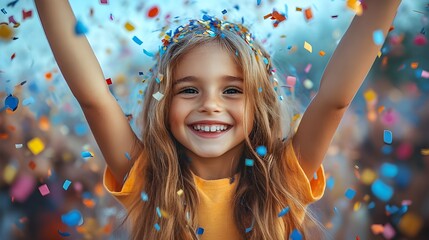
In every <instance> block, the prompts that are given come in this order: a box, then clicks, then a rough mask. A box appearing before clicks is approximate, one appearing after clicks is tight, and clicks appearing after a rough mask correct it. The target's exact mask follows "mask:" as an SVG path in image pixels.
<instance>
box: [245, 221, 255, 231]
mask: <svg viewBox="0 0 429 240" xmlns="http://www.w3.org/2000/svg"><path fill="white" fill-rule="evenodd" d="M254 224H255V218H253V219H252V225H250V227H248V228H246V233H248V232H250V231H252V229H253V225H254Z"/></svg>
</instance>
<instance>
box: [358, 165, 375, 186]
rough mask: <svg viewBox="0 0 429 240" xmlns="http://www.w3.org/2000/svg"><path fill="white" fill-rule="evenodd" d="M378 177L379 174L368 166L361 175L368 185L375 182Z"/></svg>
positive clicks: (363, 181) (361, 178)
mask: <svg viewBox="0 0 429 240" xmlns="http://www.w3.org/2000/svg"><path fill="white" fill-rule="evenodd" d="M376 178H377V174H376V173H375V172H374V171H373V170H371V169H368V168H367V169H365V170H363V171H362V174H361V176H360V180H361V181H362V183H364V184H366V185H370V184H371V183H372V182H374V180H375V179H376Z"/></svg>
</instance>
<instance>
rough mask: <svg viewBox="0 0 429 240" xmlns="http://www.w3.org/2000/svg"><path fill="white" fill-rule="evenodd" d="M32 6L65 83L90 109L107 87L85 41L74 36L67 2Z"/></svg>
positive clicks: (40, 1)
mask: <svg viewBox="0 0 429 240" xmlns="http://www.w3.org/2000/svg"><path fill="white" fill-rule="evenodd" d="M35 4H36V8H37V11H38V13H39V17H40V20H41V22H42V26H43V29H44V31H45V34H46V37H47V39H48V42H49V44H50V46H51V49H52V52H53V54H54V57H55V60H56V61H57V63H58V66H59V68H60V70H61V72H62V74H63V76H64V78H65V79H66V81H67V84H68V85H69V87H70V89H71V91H72V92H73V94H74V96H75V97H76V99H77V100H78V101H79V103H80V104H81V106H83V107H85V106H88V107H91V106H93V105H94V104H96V103H97V100H99V99H102V97H105V94H106V93H108V87H107V84H106V83H105V81H104V76H103V73H102V71H101V68H100V65H99V63H98V61H97V58H96V57H95V55H94V53H93V51H92V49H91V47H90V45H89V43H88V40H87V39H86V37H85V36H84V35H80V36H78V35H76V34H75V31H74V28H75V25H76V19H75V17H74V14H73V12H72V9H71V7H70V4H69V2H68V0H35ZM94 89H97V91H94ZM103 90H105V91H103ZM109 94H110V93H109Z"/></svg>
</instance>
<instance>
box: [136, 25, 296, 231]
mask: <svg viewBox="0 0 429 240" xmlns="http://www.w3.org/2000/svg"><path fill="white" fill-rule="evenodd" d="M206 20H207V19H206ZM210 21H212V22H215V23H217V24H215V27H217V31H213V24H210V25H207V24H203V23H204V22H203V21H200V20H198V21H193V22H191V24H190V26H191V27H192V28H191V29H190V31H189V33H188V34H182V35H181V37H178V38H176V39H175V40H174V41H173V40H171V42H170V43H169V44H164V45H165V46H164V49H165V52H162V53H161V54H159V56H158V62H157V65H156V67H155V68H154V69H153V77H152V79H151V81H150V82H149V85H148V87H147V89H146V92H145V103H144V108H143V112H142V116H141V120H142V126H143V128H142V142H143V147H142V149H143V150H142V152H141V154H140V155H139V156H140V157H139V159H138V161H140V163H141V164H137V167H138V169H137V171H138V172H139V173H141V178H137V179H136V186H135V189H137V190H141V191H145V192H146V194H147V195H148V197H149V200H148V201H142V199H141V191H135V192H134V193H132V196H131V198H132V206H131V208H130V210H129V215H128V219H129V220H131V224H132V231H131V233H130V237H131V239H163V240H165V239H198V236H197V234H196V230H197V227H198V222H197V214H198V213H197V206H198V203H199V198H198V194H197V190H196V186H195V184H194V180H193V176H192V173H191V171H190V169H189V165H188V164H189V162H188V160H187V159H186V156H185V155H184V154H183V147H182V146H181V145H180V144H179V143H178V142H177V141H176V140H175V139H174V137H173V136H172V134H171V132H170V131H169V127H168V126H169V124H168V116H169V106H170V103H171V99H172V84H173V74H172V73H173V72H174V69H175V67H176V66H177V64H178V62H179V61H180V60H181V58H182V57H183V56H184V55H185V54H186V53H188V52H189V51H190V50H192V49H193V48H195V47H197V46H202V45H204V44H207V43H212V42H215V43H217V44H218V45H219V47H221V48H222V49H224V50H226V51H227V52H228V53H229V54H230V56H231V57H232V58H233V59H234V60H235V62H236V64H237V65H238V66H239V67H240V68H241V70H242V72H243V77H244V96H245V111H251V112H253V113H254V122H253V129H252V131H251V132H250V133H248V136H246V139H245V144H244V145H245V147H244V153H243V158H242V160H240V161H241V162H240V163H239V169H238V171H239V174H240V178H239V181H238V183H237V184H238V185H237V188H236V193H235V195H234V199H233V211H234V213H233V214H234V219H235V223H236V226H237V227H238V230H239V232H240V233H241V236H242V238H243V239H255V240H256V239H258V240H260V239H284V238H288V234H289V233H291V231H292V230H293V229H298V230H300V232H301V233H302V232H303V229H302V227H301V225H300V220H299V216H298V215H297V214H295V211H294V210H295V209H300V211H304V207H303V206H302V204H301V203H300V202H299V201H298V200H297V199H296V198H295V197H294V196H296V194H299V189H294V187H293V184H294V181H293V179H292V178H291V179H288V178H287V177H285V174H287V171H288V168H287V166H286V161H285V160H284V151H285V143H284V141H283V140H284V136H282V132H285V131H287V130H288V129H289V128H290V126H283V127H285V129H282V124H281V123H282V122H281V118H282V116H281V108H280V104H279V102H280V100H279V95H278V93H277V92H276V91H275V89H274V87H273V86H274V84H273V77H272V66H271V62H270V58H269V55H268V54H267V53H266V51H265V50H264V49H263V48H262V47H261V46H260V45H259V44H258V43H257V42H255V41H253V39H251V38H250V37H249V36H250V35H248V34H247V33H246V34H247V35H241V36H240V33H238V32H241V33H243V31H247V29H246V28H244V27H243V26H241V25H240V26H238V25H234V24H230V23H228V26H230V27H228V28H227V27H224V25H222V24H224V22H222V21H220V20H216V19H213V18H212V19H211V20H210ZM216 25H217V26H216ZM231 26H232V27H231ZM188 27H189V26H188ZM188 30H189V29H188ZM175 34H176V33H175ZM177 34H179V33H177ZM243 36H244V37H243ZM246 36H248V37H247V38H246ZM167 45H168V46H167ZM160 76H161V79H160ZM156 78H158V81H156V80H155V79H156ZM157 92H160V93H162V94H164V97H163V98H162V99H158V100H157V99H155V98H154V97H153V96H152V95H153V94H155V93H157ZM244 116H246V114H244ZM243 122H244V123H246V122H247V121H245V120H244V121H243ZM244 129H247V127H246V126H244ZM261 145H263V146H265V147H266V148H267V152H268V153H269V154H267V155H266V156H265V157H259V156H258V154H257V153H256V152H255V150H254V149H255V148H256V147H257V146H261ZM244 156H245V157H246V158H251V159H253V160H254V166H253V167H252V168H251V169H249V167H247V168H246V166H245V164H244V161H243V160H244ZM143 163H144V164H143ZM179 189H182V190H183V191H184V192H183V194H181V195H179V194H177V191H178V190H179ZM286 206H289V207H290V208H291V211H290V212H289V213H288V214H286V215H285V216H283V217H281V218H279V217H278V216H277V215H278V214H279V212H280V211H281V209H283V208H284V207H286ZM155 224H156V227H155ZM158 227H159V228H158ZM157 228H158V229H157ZM246 229H248V230H247V231H246ZM249 229H250V231H249Z"/></svg>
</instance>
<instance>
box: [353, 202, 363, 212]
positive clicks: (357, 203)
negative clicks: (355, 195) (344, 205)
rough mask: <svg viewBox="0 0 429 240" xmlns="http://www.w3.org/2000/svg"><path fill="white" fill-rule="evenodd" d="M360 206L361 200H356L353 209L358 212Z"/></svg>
mask: <svg viewBox="0 0 429 240" xmlns="http://www.w3.org/2000/svg"><path fill="white" fill-rule="evenodd" d="M360 206H361V203H360V202H355V204H354V205H353V211H355V212H357V211H358V210H359V209H360Z"/></svg>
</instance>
